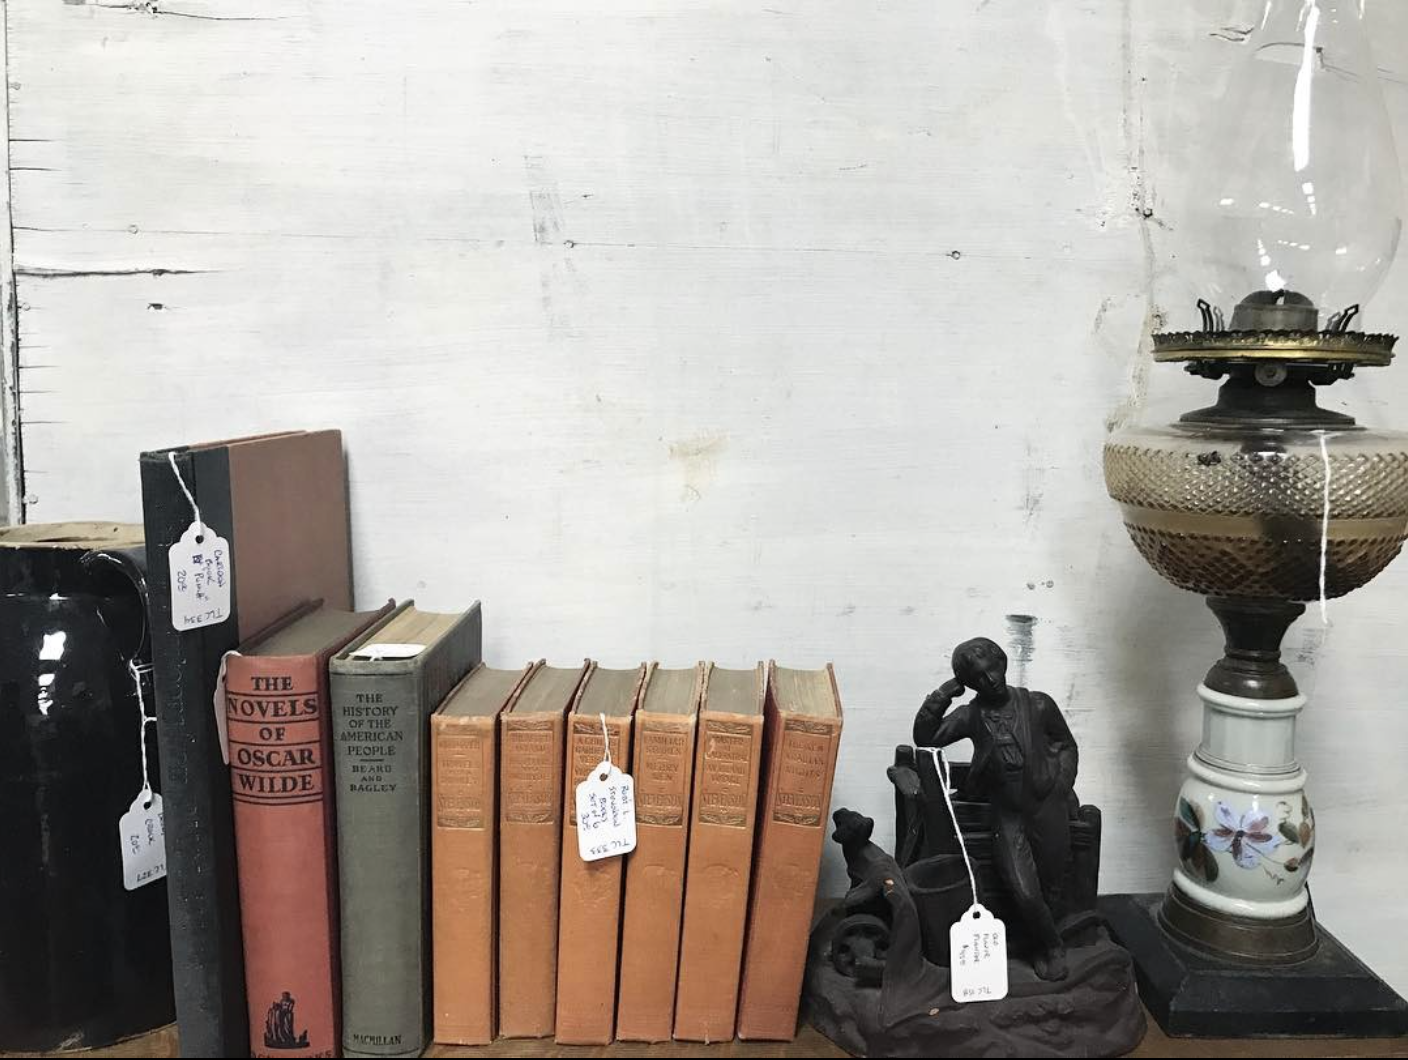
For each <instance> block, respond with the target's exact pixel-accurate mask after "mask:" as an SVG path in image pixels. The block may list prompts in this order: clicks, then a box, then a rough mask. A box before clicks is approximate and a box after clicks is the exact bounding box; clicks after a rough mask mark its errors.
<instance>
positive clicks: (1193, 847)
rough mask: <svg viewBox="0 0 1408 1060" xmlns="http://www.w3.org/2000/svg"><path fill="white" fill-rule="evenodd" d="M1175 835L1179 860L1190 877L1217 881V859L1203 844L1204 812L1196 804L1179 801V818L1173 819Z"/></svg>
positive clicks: (1210, 881) (1185, 800)
mask: <svg viewBox="0 0 1408 1060" xmlns="http://www.w3.org/2000/svg"><path fill="white" fill-rule="evenodd" d="M1173 834H1174V838H1175V840H1176V841H1177V843H1178V858H1179V860H1180V861H1182V862H1183V868H1184V870H1185V871H1186V872H1188V873H1189V874H1190V875H1193V876H1196V877H1198V878H1199V879H1200V880H1203V881H1204V882H1206V883H1212V882H1213V880H1215V879H1217V859H1216V858H1214V857H1213V856H1212V851H1210V850H1208V848H1207V846H1206V844H1205V843H1204V842H1203V839H1204V833H1203V811H1202V808H1201V807H1200V806H1198V804H1197V803H1195V802H1189V801H1188V800H1187V799H1183V798H1180V799H1179V800H1178V816H1177V817H1175V818H1174V819H1173Z"/></svg>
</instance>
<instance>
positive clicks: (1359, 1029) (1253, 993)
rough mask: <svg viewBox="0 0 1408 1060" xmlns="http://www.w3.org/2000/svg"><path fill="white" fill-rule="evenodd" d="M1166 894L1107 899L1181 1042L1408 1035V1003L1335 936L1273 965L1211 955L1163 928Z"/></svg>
mask: <svg viewBox="0 0 1408 1060" xmlns="http://www.w3.org/2000/svg"><path fill="white" fill-rule="evenodd" d="M1163 898H1164V896H1163V895H1162V894H1115V895H1107V896H1105V897H1103V898H1101V899H1100V912H1101V913H1103V914H1104V915H1105V917H1106V919H1107V920H1108V921H1109V925H1110V933H1111V934H1112V935H1113V936H1114V937H1115V939H1116V941H1118V942H1119V943H1120V945H1122V946H1123V947H1124V948H1125V949H1126V950H1128V951H1129V953H1130V955H1131V956H1132V957H1133V958H1134V967H1135V971H1136V974H1137V976H1138V979H1139V995H1140V997H1141V998H1142V1000H1143V1001H1144V1004H1145V1006H1146V1007H1147V1008H1148V1009H1149V1012H1150V1013H1151V1014H1152V1015H1153V1017H1154V1019H1156V1020H1157V1021H1158V1023H1159V1026H1160V1027H1162V1028H1163V1029H1164V1033H1166V1034H1169V1035H1171V1036H1174V1037H1198V1038H1276V1037H1315V1036H1325V1037H1335V1038H1389V1037H1397V1036H1399V1035H1408V1001H1404V999H1403V998H1401V997H1399V996H1398V994H1397V993H1395V992H1394V991H1393V989H1392V988H1391V987H1389V986H1388V984H1387V983H1385V982H1384V981H1383V980H1382V979H1380V978H1379V977H1378V976H1377V975H1375V974H1374V973H1373V972H1372V971H1370V970H1369V968H1368V967H1367V966H1366V965H1365V964H1364V963H1363V962H1362V961H1360V960H1359V959H1358V958H1357V957H1355V956H1354V954H1352V953H1350V952H1349V950H1347V949H1345V947H1344V946H1343V945H1342V944H1341V943H1340V942H1339V940H1338V939H1336V938H1335V937H1334V936H1333V935H1331V934H1330V933H1329V932H1328V931H1326V930H1325V929H1324V928H1323V927H1322V928H1319V929H1318V931H1319V937H1320V948H1319V950H1318V951H1317V952H1316V954H1315V956H1313V957H1311V958H1310V959H1309V960H1305V961H1301V962H1299V963H1297V964H1290V965H1279V966H1276V965H1272V966H1265V967H1255V966H1248V965H1244V964H1230V963H1226V962H1223V961H1218V960H1215V959H1214V958H1211V957H1206V956H1204V955H1203V954H1201V953H1199V952H1197V951H1196V950H1192V949H1190V948H1188V947H1187V946H1185V945H1183V944H1182V943H1180V942H1178V941H1176V940H1174V939H1172V938H1170V937H1169V936H1168V935H1167V934H1166V933H1165V932H1164V931H1163V929H1162V928H1161V927H1160V926H1159V905H1160V903H1162V902H1163Z"/></svg>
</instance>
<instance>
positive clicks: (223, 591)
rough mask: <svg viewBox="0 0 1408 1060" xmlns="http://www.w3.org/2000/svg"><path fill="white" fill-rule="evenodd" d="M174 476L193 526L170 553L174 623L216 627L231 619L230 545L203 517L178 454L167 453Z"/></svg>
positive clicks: (185, 627) (182, 626) (178, 626)
mask: <svg viewBox="0 0 1408 1060" xmlns="http://www.w3.org/2000/svg"><path fill="white" fill-rule="evenodd" d="M166 460H167V463H169V464H170V465H171V473H172V474H173V475H175V476H176V482H177V483H178V484H179V485H180V487H181V492H182V493H184V494H185V495H186V500H187V501H188V502H189V503H190V505H191V515H192V520H191V525H190V526H188V527H187V528H186V532H185V533H184V534H182V535H181V538H180V540H178V541H176V542H175V543H174V544H172V546H171V548H170V549H169V550H168V551H167V554H166V559H167V563H168V564H169V565H170V567H171V624H172V625H173V626H175V627H176V629H177V630H180V631H184V630H188V629H200V628H201V627H202V626H215V625H219V624H220V623H221V622H224V621H225V620H226V619H227V618H229V617H230V581H231V579H230V544H229V542H228V541H226V540H225V539H224V538H223V537H221V536H220V535H219V534H218V533H216V532H215V531H214V530H213V529H211V528H210V527H208V526H206V525H205V521H204V520H202V519H201V517H200V507H199V505H197V504H196V499H195V496H194V495H193V494H192V493H191V490H190V487H189V486H187V485H186V480H185V479H183V478H182V477H181V469H180V468H178V467H177V466H176V454H175V453H174V452H168V453H167V454H166Z"/></svg>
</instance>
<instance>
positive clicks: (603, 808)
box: [577, 761, 636, 861]
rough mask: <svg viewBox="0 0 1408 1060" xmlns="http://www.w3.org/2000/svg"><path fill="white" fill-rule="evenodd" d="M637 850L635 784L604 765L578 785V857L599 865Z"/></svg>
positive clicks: (627, 777)
mask: <svg viewBox="0 0 1408 1060" xmlns="http://www.w3.org/2000/svg"><path fill="white" fill-rule="evenodd" d="M635 848H636V784H635V781H634V780H632V779H631V776H630V774H629V773H622V772H621V771H620V770H619V769H617V768H616V767H615V766H613V765H611V764H610V763H609V762H605V761H603V762H602V763H601V764H600V765H598V766H597V767H596V768H595V769H593V770H592V771H591V773H589V774H588V775H587V779H586V780H584V781H582V782H581V783H580V784H578V785H577V853H579V854H580V855H581V856H582V860H583V861H600V860H601V859H602V858H613V857H616V856H617V855H618V854H629V853H630V852H631V851H632V850H634V849H635Z"/></svg>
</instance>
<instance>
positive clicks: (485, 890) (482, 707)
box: [430, 664, 533, 1045]
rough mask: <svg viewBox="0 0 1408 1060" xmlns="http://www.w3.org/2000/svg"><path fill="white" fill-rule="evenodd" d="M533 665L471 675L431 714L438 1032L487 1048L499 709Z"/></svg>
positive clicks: (443, 1038) (492, 1021) (482, 669)
mask: <svg viewBox="0 0 1408 1060" xmlns="http://www.w3.org/2000/svg"><path fill="white" fill-rule="evenodd" d="M532 672H533V667H532V666H525V667H524V668H523V669H521V670H495V669H493V668H492V667H488V666H484V665H482V664H481V665H479V666H476V667H475V668H474V669H473V670H471V671H470V672H469V675H468V676H467V677H466V678H465V679H464V680H463V681H461V682H460V683H459V684H458V685H457V686H455V688H454V690H453V691H452V692H451V693H450V694H449V695H448V696H447V697H446V698H445V702H444V703H442V704H441V705H440V708H439V709H438V710H437V711H436V712H435V713H434V714H433V715H432V716H431V718H430V813H431V818H430V879H431V921H430V922H431V947H432V957H431V960H432V964H433V967H434V975H433V981H434V984H435V988H434V1013H435V1018H434V1036H435V1040H436V1041H437V1042H446V1043H448V1044H452V1045H487V1044H488V1043H489V1042H492V1041H493V1040H494V1034H495V1030H496V1028H497V1026H498V1015H499V1013H498V1004H497V996H496V993H495V987H496V985H497V982H496V979H495V965H496V963H497V962H496V960H495V956H496V954H495V952H494V950H495V943H496V942H497V937H496V935H495V932H494V926H495V924H496V923H497V910H496V909H495V905H496V901H495V899H496V897H497V889H498V861H497V859H496V857H495V848H496V846H497V844H496V842H495V839H496V837H497V834H498V790H499V777H498V758H499V754H498V752H499V714H500V713H501V712H502V711H503V710H504V708H505V707H507V706H508V705H509V704H510V703H512V701H513V697H514V695H515V694H516V693H517V692H518V690H519V689H520V688H521V687H522V686H523V683H524V682H525V681H526V680H527V678H528V676H529V674H531V673H532Z"/></svg>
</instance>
